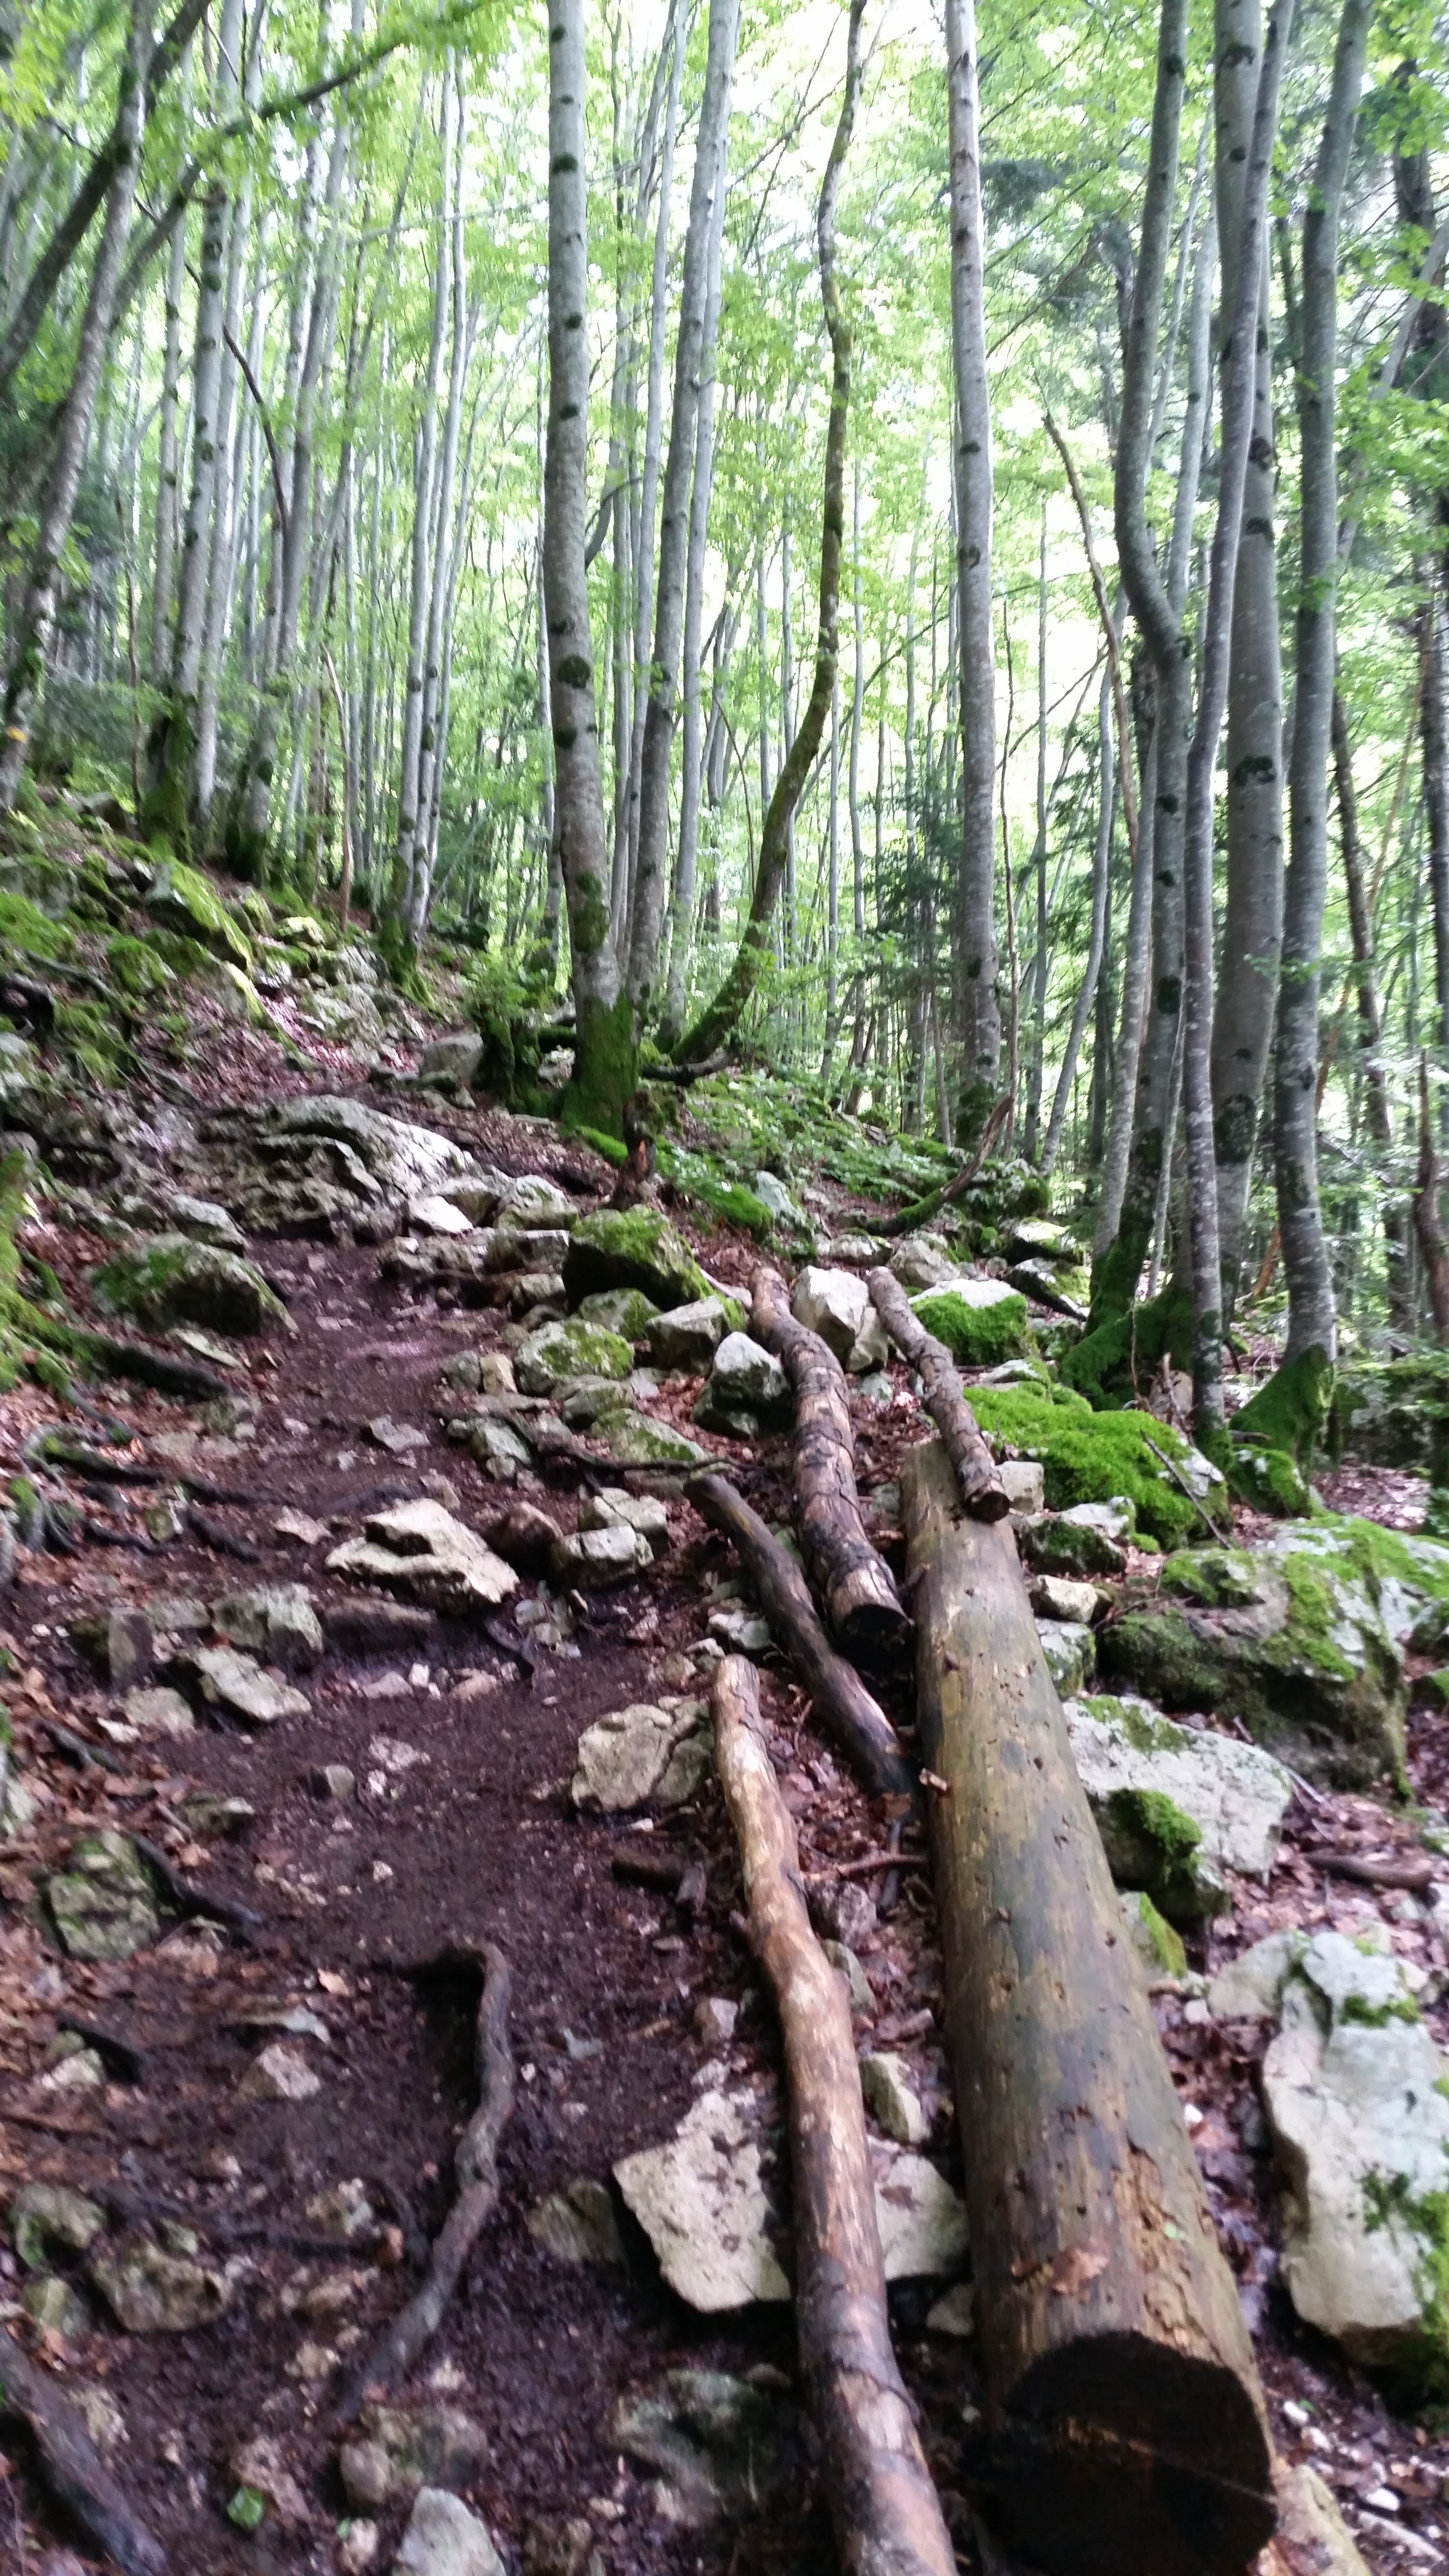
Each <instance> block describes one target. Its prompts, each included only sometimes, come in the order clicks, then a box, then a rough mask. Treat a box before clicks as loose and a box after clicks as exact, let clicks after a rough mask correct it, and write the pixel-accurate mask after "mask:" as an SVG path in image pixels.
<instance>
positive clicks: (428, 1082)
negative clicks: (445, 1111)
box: [414, 1029, 483, 1091]
mask: <svg viewBox="0 0 1449 2576" xmlns="http://www.w3.org/2000/svg"><path fill="white" fill-rule="evenodd" d="M482 1061H483V1040H482V1038H481V1036H480V1035H479V1033H478V1031H477V1030H476V1029H449V1030H448V1031H447V1032H446V1034H445V1035H444V1036H442V1037H440V1038H431V1039H430V1040H429V1042H428V1044H427V1045H426V1046H425V1047H424V1049H423V1051H422V1054H421V1055H420V1056H419V1058H418V1069H417V1073H416V1075H415V1077H414V1079H415V1080H416V1082H417V1084H418V1086H419V1088H420V1089H437V1090H439V1091H469V1090H471V1089H472V1086H473V1082H474V1080H475V1078H476V1075H477V1072H478V1067H479V1065H480V1064H481V1063H482Z"/></svg>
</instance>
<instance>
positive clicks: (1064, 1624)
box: [1036, 1617, 1097, 1699]
mask: <svg viewBox="0 0 1449 2576" xmlns="http://www.w3.org/2000/svg"><path fill="white" fill-rule="evenodd" d="M1036 1635H1037V1644H1038V1645H1039V1647H1040V1649H1041V1659H1042V1662H1043V1663H1044V1664H1045V1666H1046V1668H1047V1671H1048V1672H1049V1673H1050V1674H1051V1677H1052V1680H1053V1681H1054V1682H1055V1683H1056V1686H1057V1690H1058V1692H1059V1694H1060V1695H1061V1697H1062V1698H1063V1699H1068V1698H1070V1697H1071V1695H1072V1693H1073V1692H1074V1691H1079V1690H1084V1689H1085V1688H1086V1686H1087V1684H1088V1682H1089V1681H1090V1680H1091V1678H1092V1674H1093V1671H1094V1669H1095V1667H1096V1660H1097V1647H1096V1640H1095V1639H1094V1637H1093V1635H1092V1631H1091V1629H1090V1628H1088V1627H1084V1626H1083V1625H1082V1623H1081V1622H1080V1621H1079V1620H1075V1619H1057V1618H1055V1617H1053V1618H1050V1619H1038V1621H1037V1623H1036Z"/></svg>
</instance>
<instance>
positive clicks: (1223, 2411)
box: [901, 1441, 1274, 2576]
mask: <svg viewBox="0 0 1449 2576" xmlns="http://www.w3.org/2000/svg"><path fill="white" fill-rule="evenodd" d="M901 1495H902V1502H903V1505H904V1517H905V1522H906V1531H907V1538H908V1542H909V1551H910V1565H911V1573H912V1577H913V1591H912V1602H913V1607H914V1610H915V1614H916V1620H917V1685H918V1709H919V1721H920V1728H921V1750H922V1755H923V1758H924V1760H925V1761H926V1762H928V1763H929V1764H930V1765H931V1766H932V1768H933V1770H935V1771H936V1772H938V1773H939V1774H940V1775H941V1777H942V1779H943V1780H944V1782H945V1783H946V1794H944V1795H942V1796H938V1797H934V1798H932V1800H931V1802H930V1815H931V1835H932V1849H933V1855H934V1861H935V1880H936V1894H937V1902H938V1905H939V1908H940V1915H941V1931H942V1943H943V1949H944V1954H945V1977H944V1985H945V1996H946V2044H947V2052H948V2056H949V2059H950V2063H951V2068H952V2072H953V2076H954V2080H955V2088H956V2108H957V2114H958V2117H959V2120H960V2125H961V2140H962V2149H963V2156H962V2162H963V2167H964V2174H965V2191H966V2206H967V2218H968V2222H969V2226H970V2234H971V2254H972V2266H973V2276H974V2279H975V2284H976V2315H977V2331H978V2337H979V2345H980V2354H981V2364H982V2370H983V2373H984V2377H985V2381H986V2393H987V2403H988V2417H989V2421H990V2424H991V2428H992V2433H993V2436H994V2441H995V2450H996V2477H997V2492H998V2496H999V2500H1000V2504H1001V2508H1002V2512H1003V2517H1004V2519H1005V2520H1006V2521H1007V2523H1008V2525H1009V2527H1010V2529H1011V2530H1012V2532H1013V2534H1014V2536H1015V2538H1016V2540H1017V2542H1018V2543H1019V2545H1020V2547H1021V2550H1022V2553H1023V2555H1024V2556H1026V2557H1027V2558H1029V2559H1030V2560H1031V2562H1032V2563H1033V2564H1034V2565H1036V2566H1038V2567H1040V2568H1041V2569H1042V2570H1043V2571H1044V2576H1121V2571H1122V2570H1123V2569H1125V2568H1133V2569H1144V2570H1145V2569H1151V2570H1152V2571H1153V2576H1242V2571H1243V2569H1244V2568H1246V2567H1247V2566H1248V2565H1249V2564H1250V2563H1251V2561H1252V2560H1253V2558H1254V2556H1255V2554H1256V2553H1257V2552H1258V2551H1259V2550H1261V2549H1262V2548H1263V2547H1264V2545H1265V2543H1266V2542H1267V2540H1268V2539H1269V2537H1270V2535H1271V2532H1272V2529H1273V2522H1274V2505H1273V2489H1272V2473H1271V2452H1270V2444H1269V2439H1268V2429H1267V2423H1266V2419H1265V2415H1264V2409H1263V2400H1262V2395H1261V2392H1260V2390H1259V2387H1258V2381H1257V2373H1256V2371H1255V2368H1254V2364H1253V2353H1252V2346H1251V2344H1250V2342H1249V2339H1248V2331H1247V2327H1246V2325H1245V2323H1244V2320H1243V2312H1242V2308H1241V2306H1240V2305H1239V2301H1238V2294H1237V2289H1236V2287H1235V2285H1234V2282H1233V2278H1232V2275H1231V2273H1230V2272H1229V2270H1228V2267H1227V2264H1226V2262H1225V2261H1224V2259H1223V2255H1222V2252H1221V2249H1220V2248H1219V2246H1218V2243H1217V2240H1216V2238H1215V2236H1214V2234H1213V2227H1212V2219H1211V2216H1210V2213H1209V2211H1208V2207H1207V2202H1206V2198H1205V2195H1204V2190H1203V2183H1202V2177H1201V2175H1200V2174H1199V2172H1198V2168H1197V2163H1196V2159H1195V2158H1194V2155H1193V2152H1192V2147H1191V2144H1190V2142H1189V2139H1188V2135H1187V2131H1186V2128H1185V2127H1184V2125H1183V2120H1182V2114H1181V2111H1180V2109H1179V2107H1178V2103H1177V2098H1176V2095H1175V2093H1174V2091H1173V2086H1172V2078H1171V2075H1170V2073H1169V2071H1168V2066H1167V2061H1166V2059H1165V2057H1164V2056H1163V2053H1162V2049H1161V2046H1160V2044H1159V2041H1158V2038H1157V2033H1156V2029H1155V2027H1154V2025H1153V2020H1152V2013H1151V2007H1150V2005H1149V2003H1148V2000H1147V1989H1146V1983H1145V1981H1144V1979H1143V1978H1142V1977H1141V1975H1140V1974H1139V1972H1138V1970H1137V1967H1136V1963H1135V1961H1134V1958H1133V1955H1132V1951H1131V1949H1130V1946H1129V1944H1128V1942H1127V1940H1126V1938H1125V1934H1124V1928H1123V1922H1122V1914H1121V1909H1120V1906H1119V1904H1118V1900H1117V1895H1116V1891H1115V1889H1114V1888H1113V1885H1112V1881H1111V1878H1110V1876H1109V1874H1108V1870H1107V1863H1106V1860H1105V1857H1104V1855H1103V1851H1102V1845H1101V1842H1100V1839H1099V1837H1098V1834H1097V1829H1096V1826H1095V1825H1094V1823H1093V1821H1092V1816H1091V1811H1090V1809H1089V1808H1088V1805H1087V1802H1086V1798H1085V1796H1084V1794H1083V1792H1082V1788H1081V1784H1080V1782H1079V1781H1078V1779H1077V1775H1076V1770H1075V1767H1074V1765H1073V1761H1072V1754H1071V1747H1070V1744H1069V1742H1068V1739H1067V1732H1066V1727H1065V1725H1064V1723H1063V1720H1062V1713H1061V1706H1060V1703H1059V1701H1058V1698H1057V1694H1056V1690H1055V1688H1054V1686H1053V1684H1052V1681H1051V1677H1050V1675H1049V1674H1048V1672H1047V1670H1046V1668H1045V1666H1044V1664H1043V1662H1042V1659H1041V1654H1040V1651H1039V1647H1038V1642H1037V1635H1036V1627H1035V1623H1034V1621H1033V1618H1032V1614H1031V1609H1030V1605H1029V1603H1028V1601H1027V1597H1026V1588H1025V1585H1024V1583H1023V1581H1022V1576H1021V1569H1020V1567H1019V1565H1018V1563H1017V1556H1016V1548H1015V1545H1014V1543H1013V1540H1012V1536H1011V1532H1010V1530H1009V1528H1007V1527H1005V1526H1004V1525H1003V1524H1002V1523H1000V1522H996V1523H992V1524H987V1523H984V1522H981V1521H973V1520H970V1519H968V1518H967V1517H966V1516H965V1514H964V1512H963V1510H962V1507H961V1503H960V1500H959V1497H958V1494H957V1490H956V1480H955V1477H954V1475H953V1473H952V1470H951V1465H950V1461H949V1459H948V1458H947V1456H946V1453H945V1451H944V1449H943V1448H942V1447H941V1445H940V1443H939V1442H937V1441H931V1442H928V1443H927V1444H926V1445H925V1446H924V1447H922V1448H919V1449H915V1450H912V1451H911V1452H910V1454H909V1455H908V1456H907V1458H906V1459H905V1461H904V1463H903V1468H902V1475H901Z"/></svg>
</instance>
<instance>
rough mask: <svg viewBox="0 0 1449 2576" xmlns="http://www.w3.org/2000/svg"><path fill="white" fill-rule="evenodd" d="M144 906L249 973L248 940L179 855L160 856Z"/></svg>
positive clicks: (204, 880) (206, 882)
mask: <svg viewBox="0 0 1449 2576" xmlns="http://www.w3.org/2000/svg"><path fill="white" fill-rule="evenodd" d="M146 909H147V910H148V912H151V913H154V915H155V917H156V919H157V920H158V921H159V922H161V923H162V924H163V926H164V927H165V928H166V929H168V930H174V931H175V932H177V934H178V935H179V936H180V937H181V938H183V939H195V940H198V941H199V942H200V944H201V946H202V947H203V948H207V949H209V950H210V951H211V953H212V954H213V956H217V957H229V958H230V959H231V960H232V962H233V964H235V965H237V966H240V968H241V969H242V972H243V974H245V975H250V973H251V967H252V951H251V942H250V941H249V939H248V938H247V935H246V933H245V931H244V930H243V929H242V928H241V926H240V924H239V923H238V922H237V921H236V920H235V919H234V918H233V916H232V914H231V913H230V912H229V911H228V909H227V907H226V905H225V904H224V903H223V902H222V899H221V897H220V895H219V894H218V893H217V891H216V888H215V887H214V886H213V885H212V884H211V883H210V881H209V880H208V879H207V878H206V877H204V876H203V875H202V874H201V871H200V869H199V868H189V867H187V865H186V864H185V861H184V860H182V859H170V858H168V859H163V860H162V862H161V865H160V866H159V867H158V869H157V871H156V877H155V882H154V884H153V885H152V887H151V891H150V893H149V894H148V895H147V897H146Z"/></svg>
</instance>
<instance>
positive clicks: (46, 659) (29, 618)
mask: <svg viewBox="0 0 1449 2576" xmlns="http://www.w3.org/2000/svg"><path fill="white" fill-rule="evenodd" d="M150 68H151V6H150V0H131V12H130V18H129V22H128V25H127V31H126V50H125V56H124V60H123V62H122V65H121V82H120V100H119V104H118V106H117V109H116V130H115V133H114V135H113V137H112V146H113V150H114V161H113V166H112V172H111V177H110V181H109V185H108V188H107V191H106V211H105V217H104V221H103V223H102V227H101V238H100V243H99V246H98V248H97V250H96V257H95V265H94V266H93V268H92V270H91V280H90V286H89V288H88V290H87V294H86V302H85V311H84V313H83V314H82V317H81V326H80V338H79V341H78V344H77V348H76V360H75V369H74V372H73V374H72V377H71V383H70V389H69V392H68V394H67V396H66V401H65V407H64V411H63V414H62V418H61V423H60V429H59V433H58V437H57V440H56V447H55V453H54V457H53V460H52V463H51V468H50V473H49V477H48V479H47V482H46V486H45V491H44V495H43V497H42V500H41V505H40V514H39V515H40V524H39V527H38V529H37V532H36V539H35V545H34V548H33V550H32V553H31V558H30V564H29V567H28V570H27V573H26V579H25V588H24V592H23V594H22V597H21V601H20V608H19V614H18V616H17V617H16V619H15V623H14V626H13V629H12V635H13V645H12V652H11V661H10V676H9V679H8V681H7V683H6V688H5V706H4V716H3V724H0V814H8V813H9V812H10V810H11V807H12V806H13V805H14V802H15V798H16V793H17V791H18V789H19V785H20V773H21V770H22V769H23V768H24V765H25V754H26V750H27V747H28V745H29V742H30V728H31V724H32V721H33V719H34V714H35V706H36V701H37V699H38V697H39V695H40V691H41V688H42V686H43V684H44V681H45V678H46V675H47V673H48V671H49V668H50V661H51V653H52V649H53V646H54V641H55V627H56V616H57V611H58V609H59V605H60V587H61V555H62V552H63V550H64V547H65V541H66V538H67V537H68V535H69V534H70V526H71V520H72V518H73V517H74V515H75V503H76V494H77V492H78V491H79V489H80V479H81V471H82V468H83V467H84V464H85V454H86V447H87V444H88V442H89V439H90V432H91V423H92V421H93V419H94V417H95V408H96V396H97V393H98V391H99V388H100V381H101V368H102V365H103V363H104V360H105V354H106V342H107V339H108V337H109V335H110V327H111V313H112V309H113V306H114V303H115V297H116V286H117V282H118V280H119V278H120V274H121V261H122V259H123V258H124V256H125V249H126V236H127V234H128V233H129V231H130V228H131V213H132V209H133V207H134V205H135V201H136V183H137V180H138V179H139V177H140V169H141V149H142V144H143V142H144V140H145V131H146V105H147V86H148V80H149V74H150Z"/></svg>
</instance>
